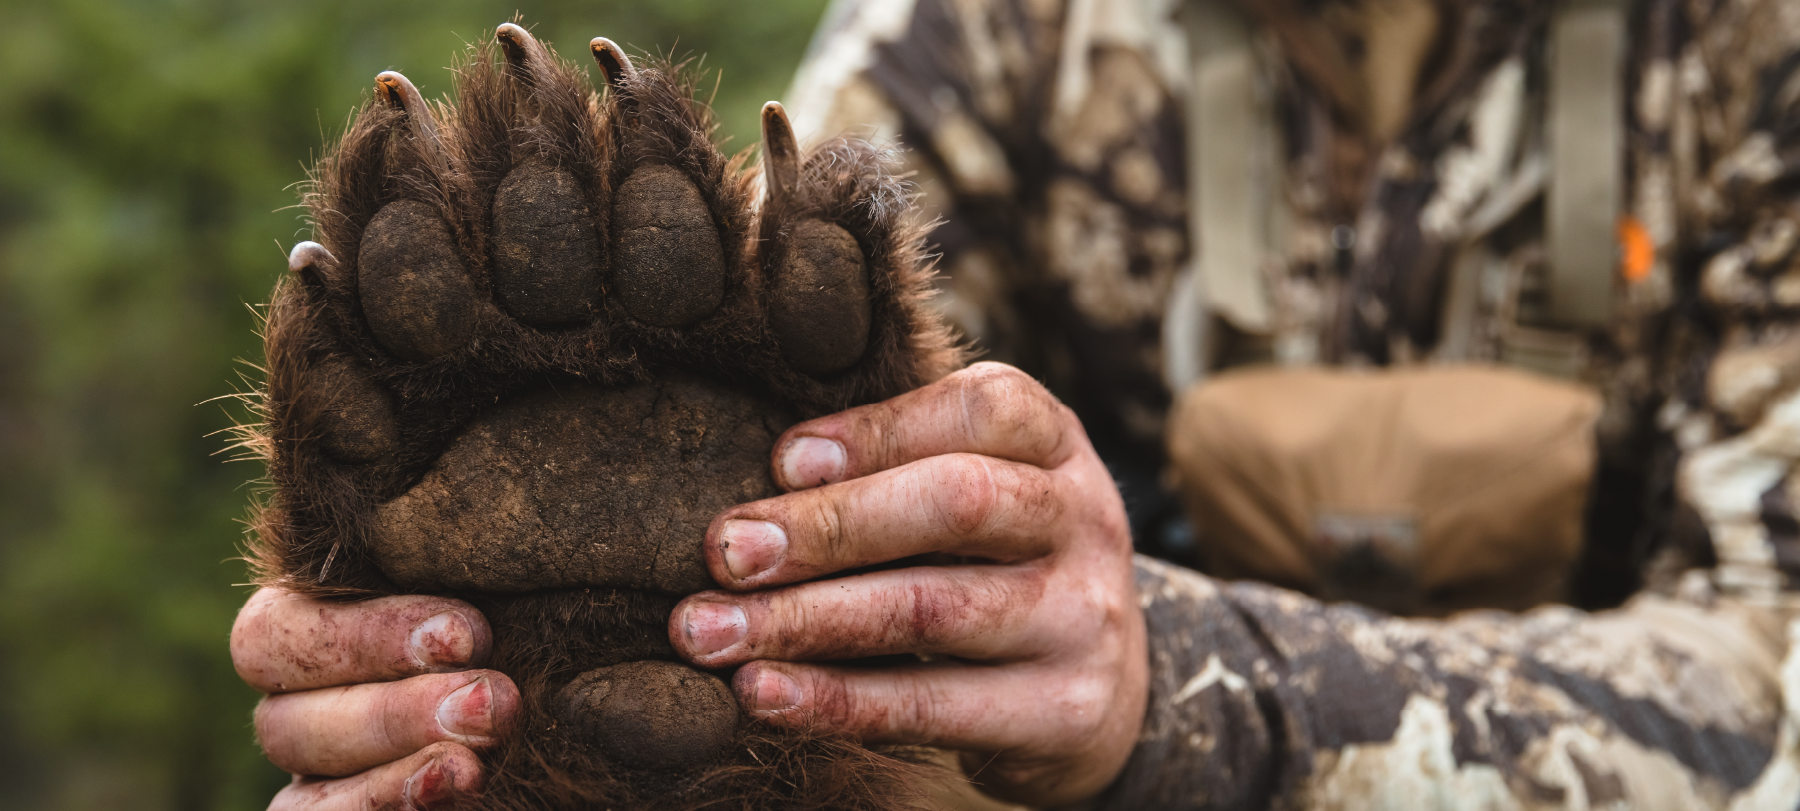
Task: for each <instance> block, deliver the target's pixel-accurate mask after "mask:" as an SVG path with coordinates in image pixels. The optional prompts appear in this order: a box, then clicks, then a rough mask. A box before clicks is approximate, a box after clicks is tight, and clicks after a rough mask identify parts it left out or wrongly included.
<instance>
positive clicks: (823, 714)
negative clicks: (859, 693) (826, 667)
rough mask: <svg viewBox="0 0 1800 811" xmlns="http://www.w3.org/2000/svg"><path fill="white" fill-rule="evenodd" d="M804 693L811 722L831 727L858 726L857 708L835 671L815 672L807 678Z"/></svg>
mask: <svg viewBox="0 0 1800 811" xmlns="http://www.w3.org/2000/svg"><path fill="white" fill-rule="evenodd" d="M807 681H808V682H810V683H809V684H807V685H806V693H805V695H806V696H807V697H808V699H807V703H808V704H809V705H810V706H809V708H808V714H809V716H810V717H811V719H812V721H813V723H815V724H818V725H821V726H825V727H829V728H831V729H840V730H843V729H851V728H853V727H859V726H860V724H858V723H857V720H858V719H857V715H858V713H857V708H856V706H855V704H854V702H853V701H852V699H851V697H850V689H849V685H847V684H845V682H844V679H843V677H842V676H839V675H837V674H835V673H829V674H827V673H820V674H815V675H813V676H812V677H811V678H809V679H808V680H807Z"/></svg>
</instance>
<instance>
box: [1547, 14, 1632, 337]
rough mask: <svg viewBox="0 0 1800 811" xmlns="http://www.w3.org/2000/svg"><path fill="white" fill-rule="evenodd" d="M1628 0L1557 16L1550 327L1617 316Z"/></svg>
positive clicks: (1597, 323)
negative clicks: (1615, 299) (1615, 291)
mask: <svg viewBox="0 0 1800 811" xmlns="http://www.w3.org/2000/svg"><path fill="white" fill-rule="evenodd" d="M1625 35H1626V31H1625V0H1563V2H1561V3H1558V4H1557V7H1556V10H1555V11H1554V12H1553V13H1552V16H1551V18H1550V88H1549V89H1550V94H1549V95H1550V98H1549V121H1548V122H1547V124H1548V127H1547V128H1548V131H1549V132H1548V135H1549V153H1550V184H1549V195H1548V199H1547V200H1546V203H1547V205H1546V207H1545V211H1546V218H1547V222H1546V223H1545V243H1546V245H1545V247H1546V251H1547V253H1548V255H1549V271H1550V278H1549V282H1550V285H1549V294H1550V296H1549V298H1550V300H1549V305H1550V307H1549V320H1550V322H1551V323H1550V324H1547V325H1546V326H1553V327H1561V328H1566V329H1573V330H1587V329H1595V328H1601V327H1604V326H1606V324H1607V323H1608V322H1609V321H1610V319H1611V316H1612V305H1613V286H1614V278H1615V277H1616V276H1617V273H1616V268H1617V267H1618V242H1617V238H1616V236H1615V230H1616V228H1617V223H1618V218H1619V207H1620V204H1621V200H1622V199H1623V195H1622V193H1621V189H1622V188H1623V186H1624V174H1625V160H1624V155H1625V121H1624V114H1625V96H1624V93H1625V90H1624V84H1625V81H1624V80H1625V77H1624V72H1625V71H1624V68H1625V48H1626V44H1625Z"/></svg>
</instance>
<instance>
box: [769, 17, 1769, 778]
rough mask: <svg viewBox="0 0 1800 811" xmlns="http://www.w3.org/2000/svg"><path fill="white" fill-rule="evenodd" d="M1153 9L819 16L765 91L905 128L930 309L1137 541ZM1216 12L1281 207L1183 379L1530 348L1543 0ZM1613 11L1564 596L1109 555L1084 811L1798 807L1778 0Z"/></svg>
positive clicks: (1180, 89) (1177, 124)
mask: <svg viewBox="0 0 1800 811" xmlns="http://www.w3.org/2000/svg"><path fill="white" fill-rule="evenodd" d="M1187 2H1192V0H866V1H863V2H859V1H858V0H838V2H836V3H835V4H834V5H833V7H832V9H831V11H830V12H829V13H828V16H827V19H826V21H825V23H824V26H823V28H822V29H821V31H820V33H819V35H818V36H817V37H816V39H815V41H814V45H813V48H812V50H811V52H810V53H809V55H808V58H807V61H806V64H805V66H804V67H803V68H802V71H801V73H800V75H799V77H798V79H797V80H796V84H795V87H794V90H793V92H792V93H791V94H790V102H791V104H790V108H791V109H793V110H794V111H795V113H796V124H797V126H798V127H799V129H800V130H801V132H802V133H803V134H812V135H831V134H836V133H838V132H843V131H861V132H862V133H863V134H865V135H868V136H871V137H873V138H875V139H877V140H896V141H898V142H900V143H901V144H902V145H904V147H905V148H906V150H907V152H906V158H905V159H906V160H907V161H908V163H909V168H910V169H911V170H912V171H914V172H915V173H916V175H915V179H916V182H917V183H918V185H919V188H920V191H921V192H922V193H923V203H924V205H925V208H926V210H927V213H928V215H929V216H933V217H937V218H940V219H941V221H942V224H941V226H940V227H939V228H938V229H937V230H936V232H935V237H934V239H935V241H936V243H937V247H938V250H940V251H941V252H942V255H943V259H942V263H941V266H942V269H943V271H944V278H943V280H942V289H943V293H944V296H943V307H944V309H945V312H946V314H947V315H948V316H949V317H950V318H951V319H952V320H953V321H954V322H955V323H957V324H958V325H959V326H960V327H961V328H962V329H963V330H964V331H965V332H966V333H967V334H968V335H969V336H971V337H972V338H973V339H974V340H975V342H976V343H977V345H978V346H979V347H980V348H981V349H983V350H984V351H985V353H986V355H987V356H988V357H990V358H994V359H998V360H1004V361H1008V362H1011V363H1014V364H1017V365H1019V366H1021V367H1023V368H1025V369H1026V370H1028V371H1030V372H1032V373H1034V374H1036V375H1037V376H1039V377H1040V378H1042V379H1044V380H1045V381H1046V382H1047V383H1048V385H1049V386H1050V387H1051V389H1052V390H1053V391H1055V392H1056V393H1057V394H1058V395H1059V396H1061V397H1063V398H1064V399H1065V401H1066V402H1068V403H1069V404H1070V405H1071V407H1073V408H1074V409H1075V410H1076V411H1077V412H1078V413H1079V414H1080V415H1081V417H1082V419H1083V420H1084V422H1085V424H1086V425H1087V427H1088V430H1089V432H1090V435H1091V436H1092V437H1093V439H1094V440H1095V443H1096V446H1097V447H1098V448H1099V449H1100V450H1101V452H1102V454H1103V455H1104V456H1105V457H1106V458H1107V459H1108V462H1109V464H1111V465H1113V467H1114V469H1115V471H1116V473H1117V475H1118V477H1119V479H1120V482H1121V486H1122V488H1123V489H1124V490H1125V492H1126V495H1127V498H1128V500H1129V501H1130V502H1131V503H1132V504H1133V507H1134V510H1133V512H1134V515H1133V522H1134V530H1135V531H1137V532H1138V533H1139V534H1140V547H1141V548H1147V549H1155V548H1156V546H1157V542H1158V541H1159V539H1160V538H1162V537H1163V536H1162V535H1161V534H1159V530H1158V527H1161V526H1166V525H1167V522H1166V521H1165V519H1166V518H1167V517H1168V514H1169V512H1170V509H1169V507H1168V506H1167V503H1168V502H1167V501H1166V500H1165V499H1163V498H1162V497H1161V496H1160V495H1159V494H1158V488H1157V484H1156V482H1157V474H1158V471H1159V470H1160V467H1161V465H1162V451H1161V434H1162V429H1163V420H1164V416H1165V413H1166V411H1167V410H1168V405H1169V402H1170V392H1169V383H1168V382H1167V378H1166V377H1165V368H1166V367H1167V366H1168V357H1167V353H1166V352H1165V350H1166V349H1167V347H1166V346H1165V343H1164V336H1165V332H1167V330H1166V327H1167V325H1166V324H1165V315H1166V313H1167V305H1168V303H1169V302H1170V301H1171V300H1172V298H1173V297H1174V296H1173V294H1174V292H1175V291H1176V290H1178V288H1179V286H1180V284H1181V280H1182V278H1183V274H1184V273H1186V272H1188V265H1189V257H1190V254H1191V251H1190V248H1191V246H1190V244H1189V242H1190V237H1189V233H1190V232H1189V229H1188V226H1187V216H1188V214H1187V209H1188V200H1189V191H1190V190H1189V189H1188V183H1187V178H1188V176H1189V175H1188V174H1187V166H1186V163H1187V160H1188V157H1187V153H1186V151H1185V146H1184V123H1185V122H1186V121H1187V120H1188V118H1187V113H1185V112H1184V110H1185V109H1186V107H1185V106H1184V99H1186V97H1187V95H1186V94H1187V93H1188V86H1189V84H1190V78H1189V77H1190V72H1191V69H1190V62H1189V59H1188V56H1187V46H1188V43H1187V41H1186V33H1187V29H1185V28H1184V26H1183V25H1182V24H1181V23H1180V22H1179V20H1180V18H1181V15H1183V14H1185V13H1189V12H1191V7H1190V6H1188V5H1187ZM1239 5H1240V7H1241V8H1242V13H1244V14H1245V15H1247V17H1248V18H1250V20H1251V21H1252V23H1253V29H1254V31H1255V35H1254V36H1255V40H1254V41H1255V47H1256V53H1257V55H1258V61H1257V64H1258V66H1259V71H1260V73H1259V76H1258V83H1259V84H1258V87H1259V88H1261V89H1262V91H1263V92H1264V96H1265V97H1266V101H1267V103H1268V104H1269V105H1270V108H1271V110H1272V111H1273V116H1272V118H1273V120H1274V121H1275V122H1276V125H1277V127H1278V129H1279V133H1277V134H1278V135H1279V138H1278V139H1274V140H1273V141H1272V143H1279V144H1280V147H1279V149H1277V150H1273V154H1271V155H1269V156H1267V159H1268V160H1270V161H1273V162H1276V163H1277V164H1279V166H1280V168H1281V171H1280V172H1278V173H1277V174H1278V175H1279V176H1280V178H1281V180H1280V182H1279V188H1278V189H1276V190H1275V193H1276V194H1278V195H1279V197H1280V199H1281V201H1282V209H1283V217H1284V219H1285V222H1284V225H1283V228H1282V230H1281V238H1280V243H1279V244H1278V245H1277V246H1276V250H1275V252H1274V255H1273V257H1272V258H1271V261H1269V262H1268V263H1267V267H1266V268H1264V270H1263V274H1264V275H1263V281H1264V283H1265V285H1264V286H1265V288H1266V290H1267V298H1268V303H1269V308H1268V312H1267V314H1266V316H1265V317H1263V318H1261V319H1243V318H1238V319H1235V320H1234V319H1233V318H1231V317H1230V316H1231V314H1230V313H1226V316H1227V317H1225V318H1223V319H1221V321H1220V323H1219V324H1218V325H1217V329H1216V330H1215V339H1214V340H1213V341H1212V343H1211V344H1210V348H1209V350H1208V358H1207V360H1208V364H1209V366H1211V367H1212V368H1217V367H1220V366H1228V365H1233V364H1239V363H1249V362H1274V363H1319V362H1325V363H1351V364H1388V363H1406V362H1414V361H1419V360H1426V359H1467V360H1477V361H1479V360H1500V359H1505V358H1506V357H1507V356H1508V353H1509V351H1512V350H1514V349H1516V348H1517V347H1519V346H1523V345H1525V344H1528V343H1529V342H1530V341H1531V340H1532V339H1534V336H1536V337H1541V336H1538V335H1537V331H1536V325H1535V324H1534V319H1536V318H1538V313H1537V312H1536V308H1538V307H1539V306H1540V305H1541V296H1540V295H1538V292H1537V291H1538V290H1539V289H1540V288H1541V287H1542V285H1543V283H1544V282H1543V274H1544V270H1543V266H1544V264H1545V263H1544V240H1543V227H1542V225H1541V220H1542V213H1541V206H1542V203H1541V197H1542V193H1541V190H1542V186H1543V182H1544V181H1543V177H1542V163H1541V160H1540V159H1541V157H1542V151H1543V148H1544V146H1543V137H1542V130H1543V115H1542V113H1543V94H1544V90H1543V88H1544V84H1545V80H1544V77H1545V73H1546V56H1545V47H1544V44H1543V43H1544V41H1545V30H1546V25H1547V20H1548V19H1549V17H1550V15H1551V14H1552V13H1553V4H1551V3H1549V2H1530V1H1529V0H1361V2H1354V1H1353V0H1256V2H1250V0H1244V2H1241V3H1240V4H1239ZM1629 26H1630V29H1629V30H1630V36H1629V40H1628V41H1629V43H1630V49H1629V54H1628V56H1627V65H1628V67H1627V71H1626V73H1627V82H1626V86H1625V104H1624V106H1625V108H1626V109H1625V110H1622V111H1621V115H1623V116H1624V126H1625V133H1626V139H1625V148H1626V151H1627V159H1626V169H1625V172H1626V175H1625V188H1624V195H1625V199H1626V202H1625V206H1624V207H1625V211H1626V213H1627V214H1628V215H1629V216H1630V218H1631V219H1630V221H1629V230H1630V233H1629V234H1628V235H1627V236H1628V237H1629V238H1630V240H1631V241H1632V245H1631V247H1632V248H1633V250H1635V251H1636V252H1637V254H1636V257H1635V259H1634V261H1635V262H1636V263H1637V265H1638V267H1637V268H1636V269H1635V270H1634V271H1633V273H1632V274H1631V276H1630V281H1629V282H1628V283H1621V284H1620V285H1619V289H1618V294H1617V296H1616V300H1615V302H1614V306H1613V308H1612V309H1613V312H1614V314H1615V315H1614V318H1613V320H1612V322H1611V326H1610V328H1606V329H1596V330H1592V331H1590V332H1589V333H1587V334H1581V335H1578V336H1575V344H1574V348H1573V351H1572V352H1571V353H1569V354H1568V357H1571V358H1573V359H1574V362H1573V366H1572V367H1571V369H1570V370H1569V371H1570V372H1571V373H1572V374H1575V375H1576V376H1579V377H1582V378H1584V379H1586V380H1587V381H1589V382H1590V383H1592V384H1594V385H1596V386H1598V387H1599V388H1600V389H1601V390H1602V391H1603V392H1604V394H1605V396H1606V410H1605V414H1604V416H1603V417H1602V419H1601V423H1600V426H1599V436H1600V445H1601V463H1600V469H1599V472H1598V474H1597V476H1598V484H1597V486H1596V489H1595V491H1594V496H1593V499H1594V503H1593V509H1592V513H1593V515H1594V519H1593V521H1592V522H1591V526H1590V532H1589V547H1590V553H1589V555H1588V560H1587V561H1586V562H1585V564H1584V568H1583V570H1582V572H1581V573H1580V574H1579V575H1578V580H1579V582H1580V583H1582V584H1584V585H1583V586H1582V588H1581V589H1580V590H1579V591H1578V597H1579V598H1580V600H1579V602H1581V603H1582V604H1583V605H1584V606H1586V607H1588V608H1590V609H1594V611H1593V612H1592V613H1586V612H1583V611H1578V610H1576V609H1573V608H1566V607H1552V608H1543V609H1539V610H1536V611H1533V612H1530V613H1527V614H1523V615H1510V614H1500V613H1477V614H1467V615H1462V616H1459V617H1456V618H1452V619H1449V620H1439V621H1431V620H1405V619H1396V618H1391V617H1385V616H1382V615H1379V614H1376V613H1373V612H1370V611H1367V610H1363V609H1359V608H1355V607H1349V606H1327V605H1322V604H1320V603H1318V602H1316V601H1313V600H1310V599H1308V598H1306V597H1303V596H1299V595H1295V594H1292V593H1287V592H1283V591H1280V590H1277V589H1272V588H1268V587H1263V586H1257V585H1254V584H1222V583H1217V582H1214V581H1212V580H1209V579H1207V578H1205V577H1204V576H1202V575H1199V574H1196V573H1194V572H1191V571H1187V570H1183V569H1179V568H1175V567H1172V566H1168V565H1165V564H1162V563H1158V562H1155V561H1153V560H1151V559H1149V558H1143V559H1141V560H1140V566H1139V575H1140V586H1141V590H1142V595H1143V597H1142V599H1143V604H1144V606H1145V609H1146V615H1147V618H1148V620H1147V621H1148V622H1149V625H1150V629H1151V647H1152V651H1151V657H1152V685H1151V708H1150V711H1149V715H1148V717H1147V718H1146V720H1145V727H1144V732H1143V737H1142V739H1141V741H1140V743H1139V745H1138V748H1137V750H1136V751H1135V752H1134V754H1133V756H1132V758H1131V761H1130V763H1129V764H1128V765H1127V767H1126V770H1125V773H1124V775H1123V776H1122V777H1121V778H1120V780H1119V782H1118V783H1117V784H1116V785H1115V786H1113V788H1112V789H1111V790H1110V791H1109V792H1108V793H1107V794H1106V795H1105V796H1103V797H1102V798H1100V800H1098V801H1096V804H1095V805H1096V807H1100V808H1116V809H1131V808H1172V809H1173V808H1213V807H1265V806H1266V807H1277V808H1340V807H1341V808H1370V807H1391V808H1452V807H1454V808H1476V807H1479V808H1496V809H1499V808H1595V807H1641V808H1665V807H1667V808H1688V807H1719V808H1723V807H1732V808H1765V807H1777V806H1779V807H1784V808H1792V807H1795V805H1796V803H1797V802H1800V739H1797V738H1796V736H1797V735H1800V704H1795V703H1793V702H1795V701H1800V658H1794V659H1790V658H1789V653H1788V652H1789V649H1790V646H1791V642H1790V640H1791V638H1792V637H1793V636H1794V635H1795V634H1797V633H1800V624H1790V618H1791V617H1793V616H1795V612H1794V610H1793V608H1794V600H1793V598H1792V597H1791V596H1790V593H1789V591H1788V586H1789V578H1790V576H1791V575H1792V573H1795V572H1800V520H1797V519H1796V508H1795V505H1796V504H1797V503H1800V479H1797V478H1796V477H1794V476H1793V475H1792V474H1793V470H1794V463H1795V461H1796V459H1800V330H1796V328H1795V327H1796V324H1797V323H1800V320H1797V316H1800V182H1797V181H1800V3H1795V2H1793V0H1642V2H1637V3H1635V4H1632V5H1631V7H1630V9H1629ZM1534 165H1535V168H1534ZM1534 171H1536V172H1537V175H1536V176H1535V179H1534V176H1533V174H1532V173H1533V172H1534ZM1534 183H1535V184H1536V185H1533V184H1534ZM1534 212H1535V213H1534ZM1346 229H1348V230H1346ZM1471 251H1474V253H1473V254H1471V253H1470V252H1471ZM1471 255H1473V256H1475V257H1477V258H1478V259H1479V261H1477V262H1474V263H1472V264H1471V265H1469V266H1470V267H1474V268H1475V269H1474V270H1473V271H1470V272H1471V273H1472V274H1473V275H1472V276H1471V278H1472V279H1473V281H1474V282H1475V286H1474V288H1473V289H1474V290H1475V293H1473V294H1471V295H1470V296H1469V297H1468V302H1467V306H1466V307H1465V312H1464V315H1463V316H1462V317H1461V318H1460V321H1459V322H1458V323H1456V324H1448V323H1447V319H1446V317H1445V310H1444V308H1443V307H1442V306H1441V305H1440V302H1442V301H1443V300H1445V298H1446V297H1447V295H1448V294H1446V293H1445V290H1446V288H1447V287H1449V286H1451V284H1452V277H1453V276H1454V274H1455V273H1458V272H1460V271H1459V270H1458V268H1461V267H1464V261H1465V260H1466V259H1467V258H1468V257H1469V256H1471ZM1162 551H1164V552H1167V551H1168V550H1167V549H1164V550H1162ZM1640 587H1643V588H1641V589H1640ZM1633 593H1636V596H1630V595H1632V594H1633ZM1627 597H1630V598H1629V600H1627V599H1626V598H1627ZM1621 603H1623V604H1622V605H1620V604H1621ZM1615 606H1616V607H1615Z"/></svg>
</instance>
